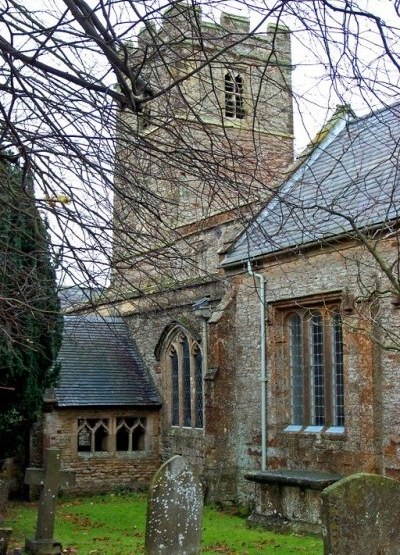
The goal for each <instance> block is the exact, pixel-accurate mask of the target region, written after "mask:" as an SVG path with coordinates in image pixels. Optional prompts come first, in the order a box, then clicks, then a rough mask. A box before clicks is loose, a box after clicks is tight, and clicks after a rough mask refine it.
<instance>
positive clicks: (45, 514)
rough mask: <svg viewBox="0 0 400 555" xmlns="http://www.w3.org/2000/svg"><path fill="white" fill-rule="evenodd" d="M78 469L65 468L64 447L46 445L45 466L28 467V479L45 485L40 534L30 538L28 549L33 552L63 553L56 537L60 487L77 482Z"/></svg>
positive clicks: (29, 481)
mask: <svg viewBox="0 0 400 555" xmlns="http://www.w3.org/2000/svg"><path fill="white" fill-rule="evenodd" d="M74 482H75V472H73V471H71V470H61V451H60V449H55V448H50V449H46V452H45V460H44V469H42V468H27V469H26V472H25V483H27V484H29V485H35V486H41V491H40V498H39V505H38V519H37V526H36V536H35V538H34V539H32V538H28V539H27V540H26V543H25V549H26V550H27V551H28V553H32V555H59V554H60V553H61V544H60V542H58V541H57V540H54V539H53V533H54V522H55V516H56V514H55V513H56V503H57V495H58V490H59V489H60V487H62V486H68V485H73V484H74Z"/></svg>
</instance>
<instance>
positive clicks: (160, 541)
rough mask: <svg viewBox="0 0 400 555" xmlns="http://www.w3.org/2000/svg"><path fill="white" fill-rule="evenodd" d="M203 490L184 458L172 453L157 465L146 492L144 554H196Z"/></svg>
mask: <svg viewBox="0 0 400 555" xmlns="http://www.w3.org/2000/svg"><path fill="white" fill-rule="evenodd" d="M202 513H203V492H202V488H201V484H200V482H199V480H198V478H197V477H196V476H195V474H194V473H193V471H192V469H191V468H190V466H189V465H188V463H187V461H186V460H185V459H184V458H183V457H181V456H179V455H176V456H175V457H172V459H170V460H169V461H167V462H166V463H165V464H163V465H162V466H161V468H159V470H158V471H157V473H156V474H155V476H154V478H153V481H152V484H151V487H150V492H149V502H148V508H147V522H146V544H145V553H146V555H197V554H198V553H200V541H201V522H202Z"/></svg>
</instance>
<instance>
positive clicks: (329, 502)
mask: <svg viewBox="0 0 400 555" xmlns="http://www.w3.org/2000/svg"><path fill="white" fill-rule="evenodd" d="M399 513H400V483H399V482H397V481H396V480H392V479H391V478H385V477H384V476H377V475H375V474H353V475H351V476H348V477H347V478H344V479H343V480H340V481H339V482H336V483H335V484H333V485H331V486H329V487H327V488H326V489H325V490H324V491H323V492H322V517H323V535H324V554H325V555H365V554H368V555H399V553H400V526H399Z"/></svg>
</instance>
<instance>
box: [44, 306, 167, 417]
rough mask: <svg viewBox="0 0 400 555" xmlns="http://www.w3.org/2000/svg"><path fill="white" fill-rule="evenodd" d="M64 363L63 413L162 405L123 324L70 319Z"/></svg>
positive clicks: (59, 397) (58, 391) (57, 393)
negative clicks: (79, 409)
mask: <svg viewBox="0 0 400 555" xmlns="http://www.w3.org/2000/svg"><path fill="white" fill-rule="evenodd" d="M58 362H59V363H60V364H61V375H60V383H59V385H58V387H56V388H55V389H54V390H53V391H52V392H51V396H54V399H55V400H56V402H57V404H58V406H60V407H74V406H85V407H87V406H122V405H123V406H141V407H145V406H159V405H161V400H160V397H159V395H158V392H157V390H156V388H155V386H154V384H153V382H152V380H151V377H150V374H149V372H148V371H147V369H146V368H145V366H144V364H143V361H142V360H141V357H140V355H139V353H138V351H137V349H136V346H135V345H134V344H133V342H132V340H131V338H130V336H129V333H128V330H127V328H126V326H125V324H124V322H123V320H122V318H101V317H100V316H86V315H85V316H65V317H64V332H63V340H62V346H61V349H60V352H59V355H58ZM46 397H49V395H46Z"/></svg>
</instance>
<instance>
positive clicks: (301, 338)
mask: <svg viewBox="0 0 400 555" xmlns="http://www.w3.org/2000/svg"><path fill="white" fill-rule="evenodd" d="M285 321H286V323H287V334H288V343H287V345H288V353H287V360H288V366H289V370H290V407H291V421H290V427H291V429H292V430H299V429H301V428H302V427H303V426H304V427H306V428H307V429H309V430H310V431H318V430H322V429H323V428H325V427H328V428H332V429H334V431H338V430H340V429H343V428H344V425H345V403H344V397H345V386H344V365H343V331H342V319H341V316H340V313H339V310H338V309H336V308H335V307H329V306H324V307H323V308H321V309H318V310H315V309H312V310H310V309H307V308H303V309H296V310H291V311H290V314H289V315H288V316H287V318H285Z"/></svg>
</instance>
